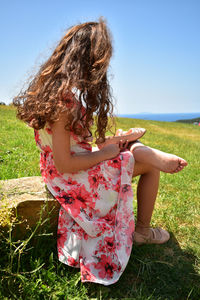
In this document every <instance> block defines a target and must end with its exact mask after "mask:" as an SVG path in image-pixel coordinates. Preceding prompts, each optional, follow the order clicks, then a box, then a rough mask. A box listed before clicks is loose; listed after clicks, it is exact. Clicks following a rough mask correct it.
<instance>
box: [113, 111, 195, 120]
mask: <svg viewBox="0 0 200 300" xmlns="http://www.w3.org/2000/svg"><path fill="white" fill-rule="evenodd" d="M118 117H122V118H131V119H142V120H153V121H165V122H175V121H177V120H185V119H194V118H199V117H200V112H197V113H172V114H170V113H167V114H163V113H162V114H153V113H141V114H130V115H129V114H127V115H123V114H118Z"/></svg>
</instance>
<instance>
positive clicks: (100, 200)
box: [35, 95, 134, 285]
mask: <svg viewBox="0 0 200 300" xmlns="http://www.w3.org/2000/svg"><path fill="white" fill-rule="evenodd" d="M74 103H76V102H74ZM71 105H74V104H73V103H72V102H71V101H70V98H69V96H68V95H67V97H66V106H70V107H71ZM83 111H84V110H83ZM80 126H81V124H80ZM70 139H71V140H70V143H71V153H78V152H83V151H85V152H88V151H92V147H91V145H90V144H89V143H88V141H86V140H83V138H82V137H81V136H76V135H75V134H74V133H72V132H71V136H70ZM35 140H36V143H37V146H38V147H39V149H40V151H41V158H40V168H41V174H42V177H43V178H44V181H45V182H46V184H47V187H48V189H49V190H50V192H51V193H52V194H53V195H54V197H55V198H56V199H57V200H58V201H59V203H60V204H61V208H60V212H59V220H58V236H57V246H58V257H59V260H60V261H61V262H63V263H65V264H67V265H69V266H72V267H76V268H77V267H79V268H80V271H81V280H82V281H83V282H85V281H91V282H96V283H100V284H104V285H109V284H112V283H114V282H116V281H117V280H118V279H119V277H120V276H121V274H122V273H123V271H124V269H125V267H126V265H127V263H128V260H129V257H130V253H131V248H132V238H133V233H134V217H133V207H132V201H133V192H132V188H131V180H132V172H133V165H134V160H133V156H132V154H131V152H129V151H124V152H122V153H120V155H118V156H117V157H116V158H114V159H112V160H107V161H103V162H101V163H100V164H98V165H96V166H94V167H92V168H90V169H88V170H86V171H80V172H77V173H73V174H62V173H59V172H58V171H57V169H56V167H55V165H54V160H53V153H52V132H51V127H50V125H48V124H47V125H46V126H45V128H44V129H41V130H38V131H37V130H35Z"/></svg>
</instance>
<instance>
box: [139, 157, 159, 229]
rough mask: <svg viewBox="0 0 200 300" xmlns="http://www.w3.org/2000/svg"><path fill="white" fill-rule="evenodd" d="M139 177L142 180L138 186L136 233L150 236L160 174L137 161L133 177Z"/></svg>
mask: <svg viewBox="0 0 200 300" xmlns="http://www.w3.org/2000/svg"><path fill="white" fill-rule="evenodd" d="M138 175H140V179H139V182H138V186H137V224H136V232H139V233H141V234H148V233H149V228H150V221H151V217H152V213H153V209H154V204H155V201H156V197H157V193H158V187H159V179H160V172H159V170H157V169H155V168H152V167H151V166H150V165H149V164H142V163H138V162H137V161H136V163H135V167H134V173H133V177H135V176H138Z"/></svg>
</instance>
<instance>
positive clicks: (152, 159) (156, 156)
mask: <svg viewBox="0 0 200 300" xmlns="http://www.w3.org/2000/svg"><path fill="white" fill-rule="evenodd" d="M131 151H132V152H133V155H134V157H135V159H136V161H139V162H142V163H148V164H150V165H151V166H152V167H154V168H156V169H158V170H160V171H162V172H165V173H171V174H173V173H178V172H180V171H181V170H182V169H183V168H184V167H186V166H187V164H188V163H187V162H186V161H185V160H184V159H183V158H181V157H178V156H176V155H174V154H169V153H165V152H162V151H160V150H157V149H153V148H150V147H146V146H144V145H141V146H140V145H137V147H136V148H135V149H134V146H133V147H132V148H131Z"/></svg>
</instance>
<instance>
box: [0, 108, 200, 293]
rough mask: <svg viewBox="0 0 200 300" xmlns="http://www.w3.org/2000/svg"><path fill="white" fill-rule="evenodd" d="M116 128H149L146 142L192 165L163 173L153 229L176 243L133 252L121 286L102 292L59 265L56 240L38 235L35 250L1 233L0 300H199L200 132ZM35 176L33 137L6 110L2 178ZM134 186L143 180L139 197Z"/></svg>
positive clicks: (0, 131)
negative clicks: (159, 229)
mask: <svg viewBox="0 0 200 300" xmlns="http://www.w3.org/2000/svg"><path fill="white" fill-rule="evenodd" d="M117 127H118V128H122V129H124V130H126V129H128V128H130V127H144V128H146V129H147V133H146V134H145V136H144V137H143V138H142V141H143V142H144V143H145V144H147V145H149V146H151V147H156V148H158V149H160V150H163V151H166V152H172V153H175V154H177V155H180V156H182V157H183V158H185V159H186V160H187V161H188V163H189V165H188V167H187V168H185V170H184V171H182V172H181V173H179V174H174V175H169V174H164V173H162V174H161V183H160V192H159V195H158V199H157V203H156V209H155V212H154V215H153V219H152V225H153V226H161V227H163V228H165V229H167V230H169V232H170V234H171V239H170V241H169V242H167V243H166V244H165V245H160V246H159V245H152V246H147V245H145V246H140V247H139V246H137V247H136V246H134V247H133V251H132V255H131V258H130V260H129V264H128V266H127V268H126V270H125V272H124V274H123V275H122V277H121V279H120V280H119V282H118V283H116V284H115V285H113V286H109V287H104V286H101V285H95V284H82V283H81V282H80V274H79V272H78V270H76V269H72V268H70V267H67V266H64V265H63V264H61V263H59V262H58V260H57V253H56V240H55V238H53V237H52V235H51V234H47V233H41V232H39V231H38V230H36V232H35V233H34V235H35V236H36V237H37V238H36V241H35V242H34V246H33V245H32V243H31V241H28V242H27V240H25V241H18V242H14V241H12V238H11V235H10V236H7V235H5V234H2V233H1V242H0V252H1V256H0V298H1V299H16V298H18V299H122V298H123V299H200V283H199V282H200V280H199V279H200V262H199V258H200V245H199V240H200V234H199V232H200V217H199V216H200V176H199V168H200V163H199V157H200V155H199V154H200V146H199V145H200V127H198V126H193V125H190V124H182V123H175V122H173V123H168V122H157V121H144V120H134V119H125V118H119V119H118V120H117ZM34 175H40V172H39V152H38V150H37V148H36V146H35V142H34V138H33V131H32V129H31V128H29V127H27V126H26V125H25V124H23V123H22V122H20V121H18V120H16V118H15V110H14V109H13V108H12V107H0V179H9V178H18V177H24V176H34ZM136 185H137V179H136V180H134V181H133V188H134V191H135V189H136ZM134 207H135V211H136V199H134ZM20 245H21V246H20Z"/></svg>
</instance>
